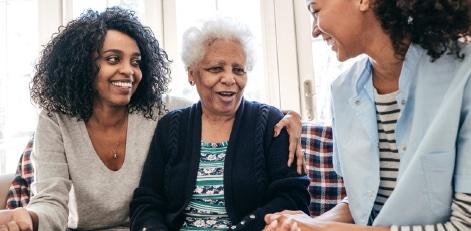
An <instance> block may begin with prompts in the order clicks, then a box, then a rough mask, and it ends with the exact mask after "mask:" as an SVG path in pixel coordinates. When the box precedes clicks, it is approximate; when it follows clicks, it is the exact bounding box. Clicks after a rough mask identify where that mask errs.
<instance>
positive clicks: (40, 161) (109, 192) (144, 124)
mask: <svg viewBox="0 0 471 231" xmlns="http://www.w3.org/2000/svg"><path fill="white" fill-rule="evenodd" d="M166 99H167V100H166V101H167V102H166V105H167V109H169V110H173V109H177V108H182V107H186V106H188V105H190V103H189V102H187V101H185V100H182V99H177V98H173V97H166ZM156 125H157V121H155V120H151V119H146V118H144V116H142V114H137V113H133V114H130V115H129V118H128V131H127V140H126V156H125V160H124V163H123V166H122V167H121V168H120V169H119V170H118V171H112V170H110V169H108V168H107V167H106V166H105V165H104V163H103V162H102V161H101V160H100V158H99V157H98V156H97V154H96V152H95V150H94V148H93V145H92V143H91V140H90V137H89V136H88V132H87V129H86V127H85V123H84V122H83V121H77V119H76V118H71V117H69V116H65V115H63V114H58V113H52V116H51V117H50V116H48V115H47V113H46V112H41V114H40V115H39V121H38V127H37V129H36V133H35V140H34V145H33V154H32V161H33V166H34V181H33V184H32V193H33V195H34V196H33V197H32V198H31V201H30V203H29V205H28V209H29V210H32V211H34V212H35V213H36V214H37V215H38V217H39V231H51V230H58V231H63V230H66V229H67V228H71V229H80V230H82V229H84V230H94V229H100V230H102V229H104V230H128V229H129V228H128V227H129V219H128V217H129V202H130V200H131V197H132V194H133V191H134V189H135V188H136V187H137V185H138V184H139V179H140V176H141V172H142V166H143V164H144V161H145V159H146V156H147V152H148V150H149V144H150V142H151V139H152V136H153V134H154V129H155V127H156Z"/></svg>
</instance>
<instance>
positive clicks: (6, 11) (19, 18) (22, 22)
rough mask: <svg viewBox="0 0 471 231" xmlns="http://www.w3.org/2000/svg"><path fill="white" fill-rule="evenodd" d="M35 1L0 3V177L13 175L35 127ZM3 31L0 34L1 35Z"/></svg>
mask: <svg viewBox="0 0 471 231" xmlns="http://www.w3.org/2000/svg"><path fill="white" fill-rule="evenodd" d="M37 10H38V9H37V1H36V0H6V1H5V0H4V1H0V11H1V12H2V13H1V14H0V28H1V29H0V31H1V32H2V33H0V37H1V38H0V47H1V50H2V51H5V52H0V56H1V58H0V61H1V63H2V64H1V65H2V66H0V67H1V70H2V74H1V75H0V174H2V173H5V172H14V171H15V169H16V165H17V162H18V159H19V155H20V154H21V152H22V151H23V148H24V147H25V146H26V143H27V141H28V139H29V138H30V137H31V135H32V133H33V131H34V129H35V128H36V121H37V112H36V109H35V108H34V106H33V105H32V104H31V102H30V97H29V83H30V81H31V78H32V75H33V71H34V64H35V62H36V59H37V57H38V49H39V47H38V27H37V24H35V23H31V22H37V17H38V16H37V15H38V14H37ZM3 32H4V33H3Z"/></svg>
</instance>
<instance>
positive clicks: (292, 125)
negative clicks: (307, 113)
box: [273, 111, 305, 174]
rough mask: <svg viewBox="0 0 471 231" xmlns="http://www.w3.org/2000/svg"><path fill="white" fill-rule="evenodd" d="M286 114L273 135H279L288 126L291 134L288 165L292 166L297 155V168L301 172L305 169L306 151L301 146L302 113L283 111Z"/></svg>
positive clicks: (287, 128)
mask: <svg viewBox="0 0 471 231" xmlns="http://www.w3.org/2000/svg"><path fill="white" fill-rule="evenodd" d="M283 114H285V116H284V117H283V118H282V119H281V120H280V121H279V122H278V123H277V124H276V125H275V128H274V135H273V137H277V136H278V135H279V134H280V132H281V130H282V129H283V128H284V127H286V131H287V132H288V135H289V156H288V166H291V164H292V163H293V160H294V156H295V155H296V166H297V167H296V169H297V172H298V173H299V174H302V173H303V172H304V171H305V165H304V153H303V150H302V148H301V131H302V127H301V115H299V114H298V113H297V112H295V111H283Z"/></svg>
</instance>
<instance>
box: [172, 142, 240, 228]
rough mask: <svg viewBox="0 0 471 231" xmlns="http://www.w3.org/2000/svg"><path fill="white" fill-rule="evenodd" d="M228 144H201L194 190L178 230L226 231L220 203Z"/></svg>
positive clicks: (222, 193)
mask: <svg viewBox="0 0 471 231" xmlns="http://www.w3.org/2000/svg"><path fill="white" fill-rule="evenodd" d="M227 146H228V142H227V141H225V142H222V143H207V142H201V158H200V163H199V167H198V175H197V178H196V187H195V190H194V191H193V196H192V198H191V200H190V203H189V204H188V206H187V207H186V208H185V211H184V213H185V221H184V223H183V226H182V228H181V229H180V230H228V229H229V227H231V222H230V220H229V216H228V215H227V212H226V206H225V202H224V159H225V157H226V150H227Z"/></svg>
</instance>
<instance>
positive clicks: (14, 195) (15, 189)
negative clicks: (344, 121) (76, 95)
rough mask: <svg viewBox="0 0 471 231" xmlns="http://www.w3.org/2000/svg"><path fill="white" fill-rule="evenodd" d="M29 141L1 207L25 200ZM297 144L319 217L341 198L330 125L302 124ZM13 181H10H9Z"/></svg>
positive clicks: (2, 185) (1, 194) (0, 182)
mask: <svg viewBox="0 0 471 231" xmlns="http://www.w3.org/2000/svg"><path fill="white" fill-rule="evenodd" d="M32 145H33V140H32V139H31V140H30V142H29V143H28V145H27V146H26V149H25V151H24V152H23V154H22V156H21V159H20V163H19V165H18V170H17V172H16V176H14V175H13V174H10V175H4V176H0V208H5V201H6V194H5V192H7V191H9V195H8V196H9V197H10V200H9V201H8V205H9V208H14V207H20V206H24V205H26V204H27V203H28V201H29V185H30V183H31V181H32V179H33V175H32V171H33V170H32V165H31V162H30V159H29V157H30V155H31V149H32ZM301 145H302V148H303V151H304V154H305V157H306V170H307V175H308V177H309V179H310V184H309V188H308V190H309V193H310V195H311V203H310V205H309V211H310V213H311V214H310V215H311V216H319V215H320V214H322V213H324V212H326V211H327V210H329V209H331V208H332V207H334V206H335V205H336V204H337V203H338V202H340V201H341V200H342V199H343V197H345V189H344V187H343V181H342V179H341V178H340V177H339V176H337V174H336V173H335V171H334V170H333V166H332V149H333V146H332V128H331V127H329V126H324V125H321V124H314V123H303V126H302V133H301ZM12 181H13V182H12Z"/></svg>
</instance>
